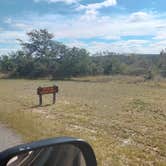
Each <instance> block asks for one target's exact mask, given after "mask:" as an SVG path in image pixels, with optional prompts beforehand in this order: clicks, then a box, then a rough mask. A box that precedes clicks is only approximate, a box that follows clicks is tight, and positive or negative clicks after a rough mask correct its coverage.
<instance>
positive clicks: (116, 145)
mask: <svg viewBox="0 0 166 166" xmlns="http://www.w3.org/2000/svg"><path fill="white" fill-rule="evenodd" d="M55 83H56V84H58V85H59V88H60V92H59V94H58V100H57V104H56V105H46V104H49V103H51V99H52V98H51V96H49V95H47V96H44V104H45V106H43V107H37V104H38V98H37V95H36V88H37V87H38V86H45V85H53V84H55ZM0 87H1V88H0V120H1V121H3V122H5V123H8V124H9V126H10V127H12V128H14V129H15V130H16V131H18V132H19V133H21V134H22V135H23V136H24V138H25V141H31V140H37V139H40V138H46V137H52V136H54V137H56V136H75V137H80V138H84V139H86V140H87V141H88V142H90V143H91V144H92V146H93V148H94V150H95V153H96V155H97V160H98V162H99V165H103V166H105V165H118V166H119V165H165V163H166V139H165V137H166V129H165V127H166V109H165V108H166V100H165V99H166V82H165V81H164V80H163V81H160V82H154V81H150V82H144V81H143V79H142V78H140V77H137V78H134V77H121V76H117V77H102V76H101V77H86V78H77V79H73V80H72V81H58V82H54V81H47V80H35V81H32V80H31V81H30V80H0Z"/></svg>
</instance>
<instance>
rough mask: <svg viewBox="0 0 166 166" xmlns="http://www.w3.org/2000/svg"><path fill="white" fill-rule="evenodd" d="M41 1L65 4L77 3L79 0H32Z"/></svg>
mask: <svg viewBox="0 0 166 166" xmlns="http://www.w3.org/2000/svg"><path fill="white" fill-rule="evenodd" d="M41 1H46V2H48V3H57V2H64V3H66V4H73V3H77V2H78V1H79V0H34V2H41Z"/></svg>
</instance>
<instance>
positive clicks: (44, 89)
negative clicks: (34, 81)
mask: <svg viewBox="0 0 166 166" xmlns="http://www.w3.org/2000/svg"><path fill="white" fill-rule="evenodd" d="M56 93H58V86H52V87H39V88H37V94H38V95H39V105H42V95H45V94H53V104H55V101H56Z"/></svg>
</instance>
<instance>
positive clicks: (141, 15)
mask: <svg viewBox="0 0 166 166" xmlns="http://www.w3.org/2000/svg"><path fill="white" fill-rule="evenodd" d="M151 18H152V15H151V14H149V13H146V12H142V11H140V12H135V13H132V14H131V15H130V17H129V19H130V21H131V22H141V21H146V20H149V19H151Z"/></svg>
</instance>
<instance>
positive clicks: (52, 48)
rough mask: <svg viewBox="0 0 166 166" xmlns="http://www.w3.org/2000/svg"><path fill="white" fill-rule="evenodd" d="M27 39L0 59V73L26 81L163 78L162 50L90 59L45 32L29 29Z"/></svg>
mask: <svg viewBox="0 0 166 166" xmlns="http://www.w3.org/2000/svg"><path fill="white" fill-rule="evenodd" d="M27 36H28V39H29V40H28V41H23V40H19V42H20V45H21V46H22V49H21V50H19V51H17V52H12V53H10V54H9V55H3V56H1V58H0V71H1V72H4V73H9V74H10V76H12V77H27V78H37V77H52V78H57V77H60V78H65V77H67V78H69V77H77V76H87V75H115V74H126V75H136V76H139V75H143V76H144V77H145V79H152V78H153V77H154V76H155V75H157V74H158V75H161V76H163V77H166V50H162V51H161V53H160V55H138V54H131V55H123V54H116V53H112V52H100V53H95V54H94V55H92V56H90V54H89V53H88V52H87V51H86V50H85V49H82V48H77V47H73V48H70V47H67V46H66V45H64V44H63V43H60V42H58V41H56V40H55V39H54V36H53V34H51V33H49V32H48V31H47V30H46V29H40V30H33V31H31V32H29V33H27ZM154 69H155V72H154Z"/></svg>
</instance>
